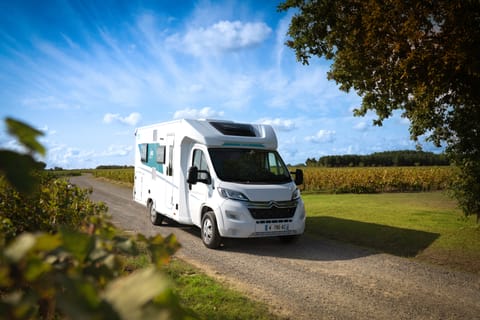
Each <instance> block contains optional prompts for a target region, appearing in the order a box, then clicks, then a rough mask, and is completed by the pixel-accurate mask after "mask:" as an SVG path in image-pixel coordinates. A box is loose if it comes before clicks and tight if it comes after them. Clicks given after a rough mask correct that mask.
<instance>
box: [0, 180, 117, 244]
mask: <svg viewBox="0 0 480 320" xmlns="http://www.w3.org/2000/svg"><path fill="white" fill-rule="evenodd" d="M36 175H37V178H36V179H37V180H39V181H40V184H39V185H38V186H37V188H36V190H35V191H34V192H31V193H28V194H27V193H21V192H19V191H17V190H16V189H15V188H13V187H12V186H10V185H9V184H6V185H5V186H4V187H3V188H0V219H1V223H2V224H1V225H0V232H2V233H3V236H4V237H5V239H6V240H10V239H12V238H13V237H15V236H17V235H20V234H21V233H22V232H26V231H28V232H35V231H44V232H48V233H54V232H56V231H57V230H58V228H59V227H60V226H63V227H69V228H75V227H77V226H79V225H82V224H83V223H84V222H85V220H86V218H88V217H90V216H94V215H98V214H101V213H105V212H106V211H107V208H106V206H105V205H104V204H102V203H93V202H91V201H90V200H89V199H88V196H89V195H90V194H91V192H92V190H91V189H90V190H87V189H80V188H78V187H76V186H73V185H71V184H70V183H69V182H68V181H67V180H65V179H56V178H54V176H53V175H50V174H47V173H36Z"/></svg>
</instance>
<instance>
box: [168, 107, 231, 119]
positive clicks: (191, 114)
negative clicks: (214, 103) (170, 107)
mask: <svg viewBox="0 0 480 320" xmlns="http://www.w3.org/2000/svg"><path fill="white" fill-rule="evenodd" d="M223 114H224V112H223V111H215V110H212V108H210V107H205V108H202V109H190V108H187V109H183V110H178V111H176V112H175V114H174V115H173V118H174V119H184V118H186V119H207V118H215V117H220V118H221V117H223Z"/></svg>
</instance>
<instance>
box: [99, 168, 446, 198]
mask: <svg viewBox="0 0 480 320" xmlns="http://www.w3.org/2000/svg"><path fill="white" fill-rule="evenodd" d="M303 171H304V184H303V186H302V187H301V189H302V191H304V192H322V193H324V192H326V193H379V192H418V191H437V190H444V189H446V188H448V186H449V185H450V183H451V182H452V180H453V178H454V176H455V169H454V168H453V167H448V166H441V167H363V168H309V167H307V168H303ZM92 173H93V175H94V176H96V177H104V178H106V179H111V180H116V181H121V182H125V183H128V184H131V185H133V179H134V171H133V169H132V168H127V169H99V170H93V172H92Z"/></svg>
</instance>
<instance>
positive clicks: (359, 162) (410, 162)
mask: <svg viewBox="0 0 480 320" xmlns="http://www.w3.org/2000/svg"><path fill="white" fill-rule="evenodd" d="M306 164H307V166H320V167H371V166H376V167H390V166H400V167H406V166H443V165H449V161H448V159H447V157H446V156H445V155H443V154H434V153H433V152H424V151H413V150H399V151H384V152H375V153H372V154H369V155H355V154H347V155H340V156H323V157H320V158H319V159H318V161H317V160H315V159H307V161H306Z"/></svg>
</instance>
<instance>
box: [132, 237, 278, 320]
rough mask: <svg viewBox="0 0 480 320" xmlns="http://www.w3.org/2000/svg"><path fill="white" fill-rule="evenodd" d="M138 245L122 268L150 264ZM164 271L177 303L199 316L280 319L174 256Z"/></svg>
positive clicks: (137, 267)
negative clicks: (135, 253) (134, 253)
mask: <svg viewBox="0 0 480 320" xmlns="http://www.w3.org/2000/svg"><path fill="white" fill-rule="evenodd" d="M139 245H140V246H139V250H140V252H141V254H140V255H138V256H136V257H125V261H124V264H125V266H124V268H125V270H126V271H128V272H131V271H134V270H136V269H140V268H144V267H146V266H148V265H150V263H151V262H150V261H151V260H150V257H149V256H148V254H147V250H146V248H143V247H141V244H139ZM142 252H143V253H142ZM164 271H165V273H166V274H167V275H168V277H169V278H170V279H171V282H172V288H173V292H174V293H175V295H176V296H177V297H178V299H179V302H180V304H181V305H182V306H183V307H184V308H186V309H187V310H189V311H191V312H193V314H195V315H196V316H197V318H198V319H205V320H207V319H208V320H210V319H213V320H215V319H225V320H229V319H232V320H233V319H237V320H238V319H252V320H263V319H265V320H266V319H272V320H276V319H282V318H280V317H278V316H276V315H274V314H272V313H270V312H269V310H268V306H267V305H265V304H263V303H260V302H256V301H254V300H251V299H249V298H247V297H245V295H243V294H241V293H239V292H237V291H234V290H232V289H229V288H228V287H227V286H225V285H223V284H221V283H219V282H218V281H215V280H214V279H212V278H210V277H209V276H207V275H206V274H204V273H202V272H201V271H199V270H198V269H197V268H195V267H193V266H192V265H190V264H188V263H187V262H185V261H183V260H180V259H178V258H173V259H172V260H171V261H170V263H169V264H167V265H165V266H164Z"/></svg>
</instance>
